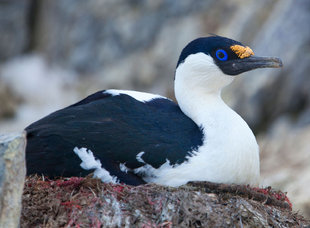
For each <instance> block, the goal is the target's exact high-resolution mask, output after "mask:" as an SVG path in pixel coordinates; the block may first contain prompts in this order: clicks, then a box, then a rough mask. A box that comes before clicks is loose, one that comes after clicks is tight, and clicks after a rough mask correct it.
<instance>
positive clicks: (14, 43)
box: [0, 0, 31, 61]
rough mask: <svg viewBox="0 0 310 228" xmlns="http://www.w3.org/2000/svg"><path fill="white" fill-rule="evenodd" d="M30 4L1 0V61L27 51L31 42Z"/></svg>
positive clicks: (16, 0)
mask: <svg viewBox="0 0 310 228" xmlns="http://www.w3.org/2000/svg"><path fill="white" fill-rule="evenodd" d="M30 2H31V1H20V0H0V61H3V60H6V59H8V58H11V57H14V56H16V55H18V54H21V53H23V52H24V51H26V49H27V47H28V42H29V30H30V29H29V24H27V23H28V17H30V14H29V10H30Z"/></svg>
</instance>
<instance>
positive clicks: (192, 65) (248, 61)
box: [175, 36, 282, 95]
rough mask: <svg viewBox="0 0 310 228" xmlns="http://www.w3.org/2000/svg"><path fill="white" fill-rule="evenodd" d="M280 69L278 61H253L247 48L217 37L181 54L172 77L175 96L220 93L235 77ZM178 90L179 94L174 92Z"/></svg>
mask: <svg viewBox="0 0 310 228" xmlns="http://www.w3.org/2000/svg"><path fill="white" fill-rule="evenodd" d="M278 67H282V62H281V60H280V59H279V58H274V57H257V56H254V52H253V51H252V49H251V48H249V47H247V46H244V45H243V44H241V43H240V42H238V41H235V40H232V39H228V38H225V37H221V36H210V37H203V38H198V39H195V40H193V41H191V42H190V43H189V44H188V45H187V46H186V47H185V48H184V49H183V50H182V52H181V55H180V58H179V61H178V64H177V68H176V75H175V90H176V91H175V92H176V95H177V94H178V93H179V92H184V89H187V90H201V91H200V92H205V93H209V92H215V93H217V92H220V91H221V89H222V88H223V87H225V86H226V85H228V84H230V83H231V82H232V81H233V79H234V77H233V76H236V75H239V74H241V73H243V72H246V71H250V70H254V69H257V68H278ZM178 90H179V91H178Z"/></svg>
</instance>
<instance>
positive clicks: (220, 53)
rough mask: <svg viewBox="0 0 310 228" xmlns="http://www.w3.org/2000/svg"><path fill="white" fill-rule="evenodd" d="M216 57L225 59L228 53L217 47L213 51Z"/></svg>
mask: <svg viewBox="0 0 310 228" xmlns="http://www.w3.org/2000/svg"><path fill="white" fill-rule="evenodd" d="M215 55H216V58H217V59H218V60H220V61H226V60H227V59H228V54H227V52H226V51H224V50H223V49H218V50H217V51H216V52H215Z"/></svg>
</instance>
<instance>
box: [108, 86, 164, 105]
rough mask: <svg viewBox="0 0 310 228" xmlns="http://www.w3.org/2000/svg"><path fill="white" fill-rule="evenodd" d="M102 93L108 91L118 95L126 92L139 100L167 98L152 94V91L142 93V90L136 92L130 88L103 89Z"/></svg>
mask: <svg viewBox="0 0 310 228" xmlns="http://www.w3.org/2000/svg"><path fill="white" fill-rule="evenodd" d="M104 93H109V94H111V95H112V96H118V95H120V94H126V95H128V96H131V97H132V98H134V99H136V100H138V101H141V102H148V101H151V100H153V99H156V98H162V99H168V98H166V97H163V96H160V95H157V94H152V93H143V92H137V91H131V90H117V89H109V90H105V91H104Z"/></svg>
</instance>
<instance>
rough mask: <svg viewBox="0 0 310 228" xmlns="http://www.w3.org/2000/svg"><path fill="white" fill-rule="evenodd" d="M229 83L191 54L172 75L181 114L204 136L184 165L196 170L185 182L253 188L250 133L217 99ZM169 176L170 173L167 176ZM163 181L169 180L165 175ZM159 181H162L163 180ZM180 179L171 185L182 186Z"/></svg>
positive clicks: (255, 173)
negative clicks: (197, 181)
mask: <svg viewBox="0 0 310 228" xmlns="http://www.w3.org/2000/svg"><path fill="white" fill-rule="evenodd" d="M232 81H233V77H232V76H227V75H225V74H224V73H223V72H222V71H221V70H220V69H219V68H218V67H217V66H216V65H215V64H214V62H213V60H212V58H211V57H209V56H207V55H203V54H202V55H200V54H199V53H198V54H195V55H193V56H189V57H187V59H186V61H185V62H184V63H181V64H180V65H179V66H178V68H177V70H176V75H175V96H176V99H177V101H178V103H179V106H180V108H181V110H182V111H183V112H184V113H185V114H186V115H187V116H188V117H190V118H191V119H192V120H193V121H194V122H195V123H196V124H197V125H198V126H199V127H202V129H203V134H204V142H203V145H202V146H201V147H200V148H199V150H198V151H197V156H194V157H193V158H192V159H191V160H190V162H189V163H188V164H184V165H183V166H180V167H179V169H182V167H183V168H184V169H185V168H186V167H187V166H191V165H192V166H191V167H197V170H196V172H194V173H204V175H203V178H202V177H201V176H199V175H198V176H195V175H196V174H192V173H191V174H188V175H189V176H187V178H188V179H193V180H207V181H213V182H220V183H237V184H257V182H258V179H259V153H258V146H257V142H256V139H255V136H254V135H253V132H252V131H251V129H250V128H249V127H248V125H247V124H246V122H245V121H244V120H243V119H242V118H241V117H240V116H239V115H238V114H237V113H236V112H234V111H233V110H232V109H231V108H230V107H228V106H227V105H226V104H225V103H224V101H223V100H222V98H221V90H222V88H224V87H225V86H226V85H228V84H230V83H231V82H232ZM171 175H173V173H172V174H171ZM165 177H169V175H168V174H167V172H165ZM161 181H163V182H164V181H165V179H164V178H163V179H162V180H161ZM182 181H183V180H182V179H181V178H180V180H179V182H176V183H175V185H178V184H182V183H183V182H182Z"/></svg>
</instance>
